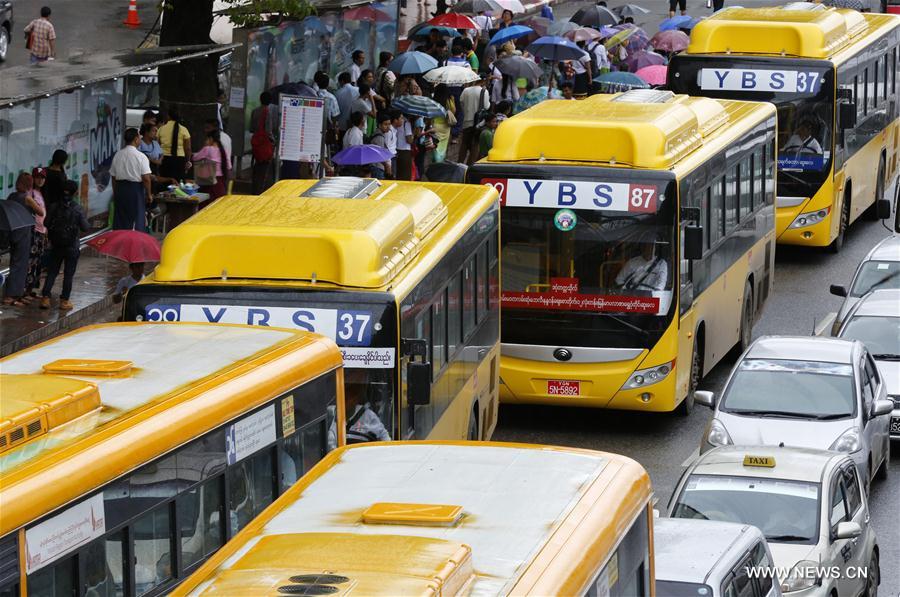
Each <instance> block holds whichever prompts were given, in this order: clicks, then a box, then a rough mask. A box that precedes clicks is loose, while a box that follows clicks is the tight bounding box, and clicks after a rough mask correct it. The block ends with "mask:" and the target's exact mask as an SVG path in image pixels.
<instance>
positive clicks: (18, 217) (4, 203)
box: [0, 199, 34, 232]
mask: <svg viewBox="0 0 900 597" xmlns="http://www.w3.org/2000/svg"><path fill="white" fill-rule="evenodd" d="M28 226H34V216H33V215H32V213H31V212H30V211H28V208H27V207H25V206H24V205H22V204H21V203H19V202H17V201H12V200H10V199H5V200H0V231H3V232H12V231H13V230H18V229H19V228H27V227H28Z"/></svg>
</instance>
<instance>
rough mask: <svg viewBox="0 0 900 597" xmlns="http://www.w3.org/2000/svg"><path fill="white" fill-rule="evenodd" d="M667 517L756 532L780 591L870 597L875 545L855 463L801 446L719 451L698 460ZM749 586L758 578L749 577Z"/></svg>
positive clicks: (873, 585)
mask: <svg viewBox="0 0 900 597" xmlns="http://www.w3.org/2000/svg"><path fill="white" fill-rule="evenodd" d="M668 512H669V516H671V517H672V518H689V519H700V520H717V521H722V522H736V523H743V524H749V525H753V526H756V527H758V528H759V529H760V530H761V531H762V533H763V535H764V536H765V538H766V541H767V542H768V544H769V548H770V549H771V551H772V556H773V558H774V560H775V562H774V563H775V571H776V572H777V574H778V577H779V580H780V583H781V591H782V593H784V594H785V595H790V596H791V597H794V596H797V597H799V596H803V597H808V596H820V595H821V596H828V595H875V594H876V592H877V587H878V584H879V582H880V579H881V574H880V571H879V568H878V554H879V549H878V544H877V540H876V538H875V531H874V529H873V528H871V527H870V526H869V505H868V501H867V498H866V494H865V492H864V491H863V489H862V481H861V478H860V474H859V471H858V470H857V468H856V464H855V463H854V462H853V459H851V458H850V457H849V456H848V455H847V454H843V453H838V452H826V451H823V450H813V449H806V448H781V447H772V446H725V447H719V448H715V449H713V450H710V451H709V452H706V453H705V454H702V455H701V456H699V457H698V458H697V459H696V460H695V461H694V462H693V463H692V464H691V465H690V466H689V467H688V468H687V470H686V471H685V472H684V474H683V475H682V477H681V479H680V480H679V481H678V485H677V486H676V488H675V491H674V492H673V494H672V497H671V498H670V500H669V506H668ZM753 574H754V576H755V577H757V578H756V580H755V581H758V580H759V577H760V576H761V575H762V572H757V571H754V573H753Z"/></svg>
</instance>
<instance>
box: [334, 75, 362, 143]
mask: <svg viewBox="0 0 900 597" xmlns="http://www.w3.org/2000/svg"><path fill="white" fill-rule="evenodd" d="M334 96H335V97H336V98H337V102H338V107H339V108H340V110H341V116H340V118H339V119H338V129H339V130H340V131H346V130H347V129H348V128H350V114H352V113H353V110H352V109H351V107H352V106H353V100H355V99H356V98H358V97H359V89H357V88H356V87H355V86H354V85H353V84H352V83H351V82H350V73H347V72H344V73H341V74H339V75H338V89H337V91H336V92H335V93H334Z"/></svg>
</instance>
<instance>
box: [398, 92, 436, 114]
mask: <svg viewBox="0 0 900 597" xmlns="http://www.w3.org/2000/svg"><path fill="white" fill-rule="evenodd" d="M391 107H392V108H395V109H397V110H400V112H402V113H403V114H413V115H414V116H424V117H425V118H434V117H436V116H443V115H444V114H446V113H447V110H446V109H445V108H444V106H442V105H440V104H439V103H437V102H436V101H434V100H433V99H431V98H430V97H425V96H424V95H401V96H400V97H398V98H395V99H394V100H393V101H392V102H391Z"/></svg>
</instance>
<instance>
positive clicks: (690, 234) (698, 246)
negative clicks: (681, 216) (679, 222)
mask: <svg viewBox="0 0 900 597" xmlns="http://www.w3.org/2000/svg"><path fill="white" fill-rule="evenodd" d="M702 258H703V226H685V227H684V259H702Z"/></svg>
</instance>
